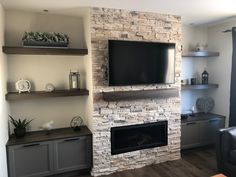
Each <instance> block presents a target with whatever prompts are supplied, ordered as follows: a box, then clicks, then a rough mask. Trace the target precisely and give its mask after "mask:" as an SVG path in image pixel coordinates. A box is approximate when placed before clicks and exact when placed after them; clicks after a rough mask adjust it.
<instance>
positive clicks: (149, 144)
mask: <svg viewBox="0 0 236 177" xmlns="http://www.w3.org/2000/svg"><path fill="white" fill-rule="evenodd" d="M167 126H168V122H167V121H159V122H155V123H145V124H138V125H129V126H121V127H112V128H111V154H112V155H115V154H120V153H124V152H130V151H135V150H139V149H147V148H153V147H159V146H165V145H167V144H168V137H167V135H168V131H167Z"/></svg>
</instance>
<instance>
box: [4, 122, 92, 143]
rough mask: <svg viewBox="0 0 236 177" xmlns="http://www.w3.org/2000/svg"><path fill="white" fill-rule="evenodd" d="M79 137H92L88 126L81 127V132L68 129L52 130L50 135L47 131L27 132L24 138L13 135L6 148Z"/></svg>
mask: <svg viewBox="0 0 236 177" xmlns="http://www.w3.org/2000/svg"><path fill="white" fill-rule="evenodd" d="M79 136H92V132H91V131H90V130H89V128H88V127H87V126H85V125H83V126H81V127H80V131H74V130H73V129H72V128H69V127H66V128H56V129H52V130H50V133H49V134H48V131H46V130H39V131H31V132H27V133H26V135H25V137H23V138H16V137H15V135H14V134H12V135H10V137H9V140H8V142H7V144H6V146H12V145H19V144H27V143H34V142H42V141H51V140H57V139H64V138H74V137H79Z"/></svg>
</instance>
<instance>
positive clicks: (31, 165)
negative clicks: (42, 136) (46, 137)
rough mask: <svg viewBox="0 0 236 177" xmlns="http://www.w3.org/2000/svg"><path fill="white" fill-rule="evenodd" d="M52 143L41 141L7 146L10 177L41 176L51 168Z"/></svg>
mask: <svg viewBox="0 0 236 177" xmlns="http://www.w3.org/2000/svg"><path fill="white" fill-rule="evenodd" d="M52 151H53V150H52V143H51V142H41V143H31V144H24V145H17V146H11V147H9V148H8V155H9V156H8V160H9V176H10V177H36V176H37V177H41V176H45V175H50V174H51V173H52V170H53V156H52V155H53V154H52Z"/></svg>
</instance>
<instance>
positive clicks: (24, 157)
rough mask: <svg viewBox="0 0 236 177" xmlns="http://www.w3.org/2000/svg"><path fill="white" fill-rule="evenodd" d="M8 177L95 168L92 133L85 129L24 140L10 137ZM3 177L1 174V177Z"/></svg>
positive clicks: (33, 135)
mask: <svg viewBox="0 0 236 177" xmlns="http://www.w3.org/2000/svg"><path fill="white" fill-rule="evenodd" d="M7 156H8V171H9V177H44V176H50V175H53V176H55V175H59V174H62V173H67V172H68V173H69V172H73V173H75V176H76V174H78V173H81V172H84V171H86V172H87V173H88V172H89V171H90V170H91V167H92V134H91V132H90V130H89V129H88V128H87V127H86V126H82V127H81V130H80V131H73V129H71V128H62V129H55V130H52V131H51V133H50V134H49V135H48V134H46V132H44V131H39V132H30V133H28V134H27V135H26V136H25V137H24V138H20V139H17V138H15V137H14V136H13V137H10V139H9V141H8V143H7ZM0 176H1V175H0Z"/></svg>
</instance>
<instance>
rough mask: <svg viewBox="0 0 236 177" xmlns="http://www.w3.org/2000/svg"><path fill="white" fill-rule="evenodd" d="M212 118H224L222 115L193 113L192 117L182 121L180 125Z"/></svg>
mask: <svg viewBox="0 0 236 177" xmlns="http://www.w3.org/2000/svg"><path fill="white" fill-rule="evenodd" d="M214 118H222V119H223V118H225V116H223V115H219V114H213V113H207V114H205V113H195V114H194V116H189V117H188V118H187V119H182V120H181V123H188V122H195V121H204V120H210V119H214Z"/></svg>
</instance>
